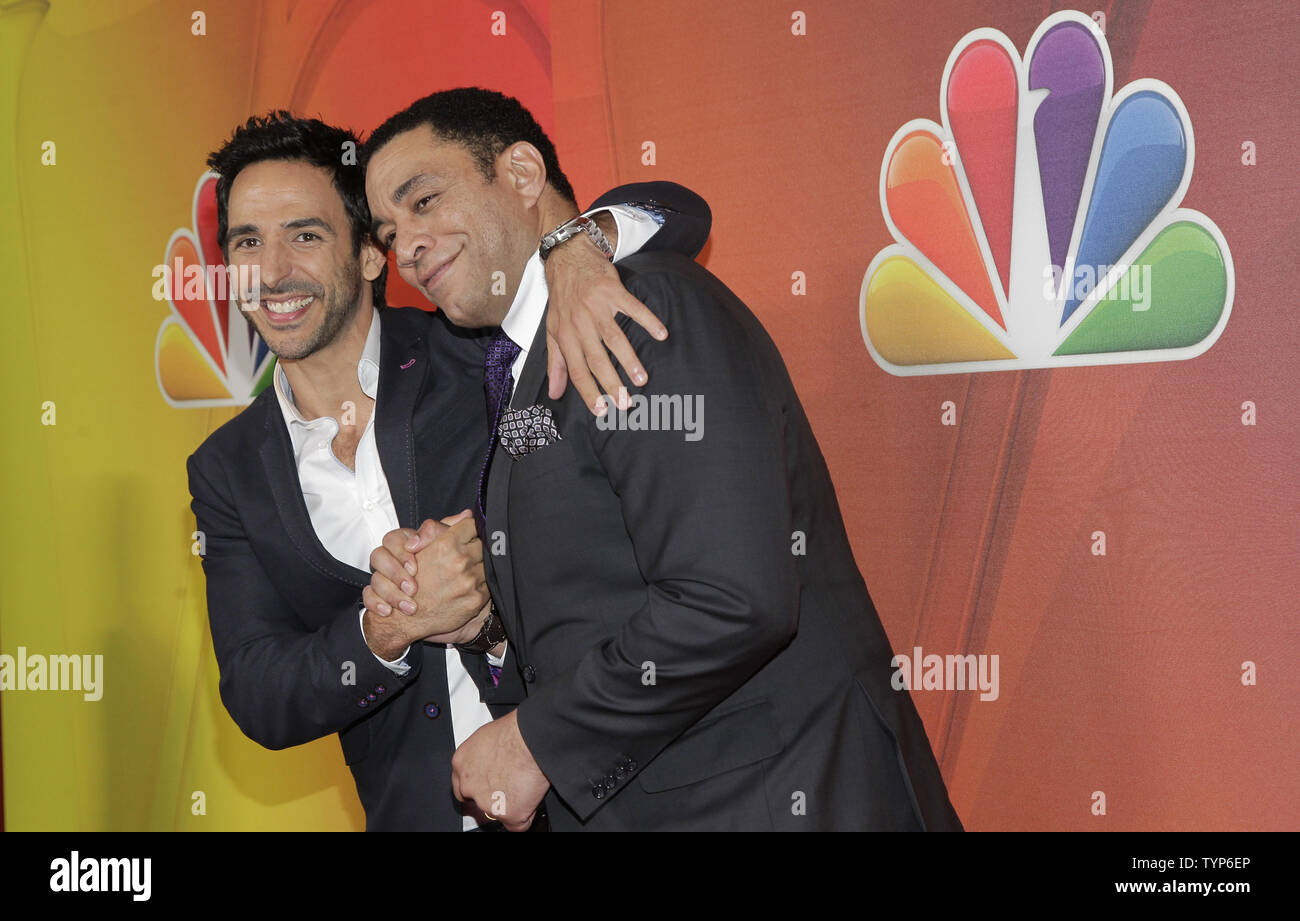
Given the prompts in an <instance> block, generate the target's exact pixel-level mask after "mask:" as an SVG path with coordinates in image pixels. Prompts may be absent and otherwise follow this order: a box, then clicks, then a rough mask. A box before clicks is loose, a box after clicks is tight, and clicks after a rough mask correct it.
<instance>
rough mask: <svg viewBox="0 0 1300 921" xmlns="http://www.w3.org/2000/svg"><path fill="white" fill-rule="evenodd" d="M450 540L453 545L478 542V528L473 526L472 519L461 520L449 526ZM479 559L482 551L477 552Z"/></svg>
mask: <svg viewBox="0 0 1300 921" xmlns="http://www.w3.org/2000/svg"><path fill="white" fill-rule="evenodd" d="M451 538H452V541H453V542H454V543H457V544H468V543H470V542H471V541H477V540H478V528H476V527H475V526H474V519H473V518H462V519H461V520H460V521H458V522H456V523H455V524H454V525H452V526H451ZM479 557H480V559H481V558H482V551H481V550H480V551H479Z"/></svg>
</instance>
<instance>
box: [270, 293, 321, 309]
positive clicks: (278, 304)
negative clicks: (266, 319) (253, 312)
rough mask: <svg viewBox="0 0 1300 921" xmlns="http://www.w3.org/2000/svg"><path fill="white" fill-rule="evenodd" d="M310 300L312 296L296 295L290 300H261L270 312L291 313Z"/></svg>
mask: <svg viewBox="0 0 1300 921" xmlns="http://www.w3.org/2000/svg"><path fill="white" fill-rule="evenodd" d="M311 302H312V296H311V295H309V296H307V297H297V298H294V299H293V300H291V301H262V306H263V307H265V308H266V309H267V310H269V311H270V312H271V313H293V312H294V311H295V310H301V309H302V308H304V307H306V306H307V305H308V304H310V303H311Z"/></svg>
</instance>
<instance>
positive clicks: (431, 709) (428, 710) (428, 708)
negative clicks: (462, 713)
mask: <svg viewBox="0 0 1300 921" xmlns="http://www.w3.org/2000/svg"><path fill="white" fill-rule="evenodd" d="M440 713H442V711H441V710H440V709H438V705H437V704H435V703H433V702H432V701H430V702H429V703H427V704H425V705H424V715H425V716H427V717H428V718H429V719H431V720H436V719H437V718H438V715H439V714H440Z"/></svg>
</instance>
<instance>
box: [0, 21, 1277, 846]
mask: <svg viewBox="0 0 1300 921" xmlns="http://www.w3.org/2000/svg"><path fill="white" fill-rule="evenodd" d="M1298 45H1300V11H1298V8H1297V7H1296V6H1295V5H1294V4H1292V3H1288V2H1282V0H1277V2H1273V0H1262V2H1213V3H1195V4H1193V3H1178V2H1169V0H1114V2H1109V3H1100V2H1099V3H1096V4H1083V5H1079V6H1077V7H1076V6H1069V5H1066V4H1062V3H1057V2H1032V0H1020V2H1016V3H994V2H974V0H970V2H961V0H951V2H934V3H910V2H894V0H888V2H885V0H881V2H853V0H792V2H789V3H778V2H757V0H755V2H725V3H716V4H699V3H694V2H690V0H656V2H654V3H648V2H647V3H639V2H612V0H610V2H598V0H574V2H554V3H548V2H546V0H484V2H477V0H459V2H451V0H427V2H414V0H410V2H406V0H353V2H346V3H344V2H342V0H333V2H327V0H320V2H310V3H309V2H292V0H263V2H254V0H222V2H216V0H211V2H207V3H200V2H199V0H186V2H179V0H118V2H112V3H99V2H90V0H49V2H42V0H30V2H12V3H4V4H0V46H2V47H3V55H0V121H2V122H3V124H4V126H5V135H4V137H5V140H4V143H3V145H0V190H2V194H3V199H2V201H3V215H4V219H3V225H2V227H0V232H2V233H3V238H2V240H0V242H2V245H0V272H2V273H3V277H4V278H5V280H6V286H7V292H6V297H5V299H4V300H5V303H4V309H3V310H2V311H0V328H2V330H3V341H4V343H5V345H6V347H7V348H8V350H9V351H8V353H7V355H6V358H5V361H4V362H3V366H4V379H5V399H4V401H3V410H2V411H3V420H4V431H5V433H6V435H5V438H4V439H3V440H0V454H2V455H3V458H4V472H3V482H2V484H0V490H3V494H2V496H0V507H2V508H3V509H4V526H3V536H2V537H0V727H2V735H0V739H2V742H3V746H2V748H0V758H2V761H0V764H2V767H3V822H4V827H5V828H6V829H9V830H29V829H79V830H80V829H84V830H99V829H125V830H133V829H160V830H161V829H166V830H170V829H183V830H218V829H222V830H229V829H359V828H361V827H362V825H363V816H362V813H361V808H360V805H359V803H358V801H357V797H356V793H355V789H354V787H353V783H352V779H351V777H350V775H349V773H348V770H347V768H346V767H345V765H344V762H343V757H342V754H341V752H340V749H339V743H338V741H337V739H336V738H334V737H332V736H331V737H329V738H325V739H321V740H318V741H316V742H313V743H311V744H308V745H304V746H300V747H297V748H293V749H288V750H285V751H278V752H273V751H267V750H264V749H262V748H260V747H259V746H258V745H257V744H255V743H254V742H252V741H250V740H248V739H246V738H245V737H244V736H243V735H242V734H241V732H240V731H239V729H238V728H237V727H236V726H235V724H234V723H233V721H232V720H231V719H230V717H229V716H228V715H227V713H226V711H225V710H224V708H223V706H222V704H221V702H220V699H219V697H218V694H217V668H216V662H215V659H214V657H213V653H212V645H211V639H210V636H209V633H208V625H207V613H206V605H205V600H204V579H203V573H202V569H201V561H200V557H199V553H200V552H201V549H202V548H201V546H200V541H199V535H197V534H196V533H195V523H194V518H193V516H192V514H191V512H190V510H189V493H188V489H187V484H186V476H185V459H186V457H187V456H188V455H189V454H190V453H191V452H192V451H193V450H194V449H195V448H196V447H197V446H198V445H199V443H200V442H202V440H203V439H204V438H205V437H206V436H207V435H208V434H209V433H210V432H212V431H213V430H215V429H216V427H218V426H219V425H221V424H222V423H223V422H225V421H226V420H227V419H229V418H231V417H232V416H233V415H234V414H236V413H238V412H239V411H240V408H241V406H243V405H245V404H246V403H247V402H249V400H251V399H252V397H253V396H254V395H256V393H258V392H259V391H260V390H261V389H262V388H264V387H265V386H266V385H267V382H268V381H269V380H270V372H271V369H272V361H273V356H271V355H269V354H268V353H267V351H266V349H265V346H264V345H262V343H261V342H260V340H258V339H257V338H256V337H253V336H251V335H250V333H249V331H248V329H247V327H246V326H245V324H244V321H243V319H242V317H240V316H239V314H238V312H237V311H232V310H230V309H229V308H228V306H227V305H226V304H225V303H224V302H223V303H215V302H211V301H209V300H207V299H206V298H205V297H204V293H203V291H202V290H201V289H193V290H187V289H186V288H185V287H184V286H183V285H174V286H173V285H169V284H166V283H160V282H159V277H160V274H159V271H158V270H159V268H160V267H162V266H168V267H171V268H174V269H175V270H177V272H178V274H179V275H181V276H183V275H184V273H185V271H187V270H192V271H202V270H205V269H207V268H209V267H219V266H220V265H221V254H220V250H219V249H218V248H217V246H216V243H215V238H216V212H215V198H214V183H213V181H212V179H211V178H210V177H208V176H207V175H206V173H205V167H204V161H205V159H206V156H207V154H208V152H209V151H211V150H213V149H214V148H215V147H217V146H218V145H219V144H220V143H221V142H222V141H223V140H224V139H225V138H226V137H228V136H229V134H230V132H231V130H232V129H233V127H234V126H235V125H236V124H238V123H240V122H242V121H243V120H244V119H245V118H247V117H248V116H249V115H252V114H257V113H262V112H266V111H268V110H271V109H276V108H284V109H288V110H290V111H292V112H294V113H295V114H301V115H311V116H317V117H320V118H323V119H324V120H326V121H329V122H332V123H338V124H342V125H346V126H349V127H352V128H354V129H356V130H358V131H361V132H365V131H368V130H369V129H371V128H373V127H375V126H376V125H378V124H379V123H380V122H381V121H382V120H383V119H384V118H385V117H386V116H387V115H389V114H391V113H392V112H394V111H396V110H397V109H398V108H400V107H402V106H404V105H405V104H407V103H408V102H410V101H411V100H413V99H415V98H417V97H419V96H422V95H425V94H427V93H429V92H432V91H434V90H436V89H444V88H450V87H454V86H462V85H478V86H486V87H490V88H493V89H498V90H501V91H503V92H505V93H508V94H510V95H513V96H517V97H518V98H519V99H520V100H521V101H522V102H523V103H524V104H525V105H526V106H527V107H528V108H529V109H531V110H532V112H533V113H534V114H535V115H536V116H537V118H538V120H539V121H540V122H541V123H542V125H543V127H544V128H545V129H546V130H547V131H548V133H549V134H550V135H551V137H552V138H553V139H554V140H555V142H556V145H557V147H558V151H559V156H560V160H561V163H562V164H563V166H564V167H565V170H566V172H567V174H568V175H569V177H570V179H571V180H572V181H573V183H574V186H575V188H576V190H577V192H578V197H579V199H580V200H582V201H588V200H590V199H592V198H594V197H595V196H597V195H599V194H600V193H601V192H603V191H605V190H606V189H607V188H609V187H611V186H613V185H616V184H618V183H622V182H634V181H640V180H645V179H670V180H674V181H677V182H680V183H683V184H685V185H687V186H689V187H690V188H692V189H694V190H695V191H697V192H699V193H700V194H701V195H703V196H704V197H705V198H706V199H707V200H708V201H709V203H710V205H711V206H712V209H713V217H714V223H713V234H712V238H711V240H710V242H709V244H708V246H707V247H706V248H705V250H704V252H703V253H702V254H701V256H700V261H701V262H702V263H703V264H704V265H705V266H707V267H708V268H709V269H710V270H711V271H712V272H714V273H715V274H716V275H718V276H719V277H720V278H722V279H723V280H724V281H725V282H726V283H727V284H728V285H729V286H730V287H731V288H732V289H733V290H734V291H736V292H737V293H738V294H739V295H740V296H741V297H742V298H743V299H744V300H745V301H746V303H748V304H749V306H750V307H751V308H752V309H753V310H754V312H755V313H756V314H757V315H758V316H759V317H760V319H761V320H762V322H763V323H764V325H765V326H766V327H767V329H768V330H769V331H770V333H771V334H772V336H773V338H774V339H775V341H776V343H777V345H778V346H779V347H780V349H781V352H782V354H783V355H784V357H785V360H786V363H787V365H788V366H789V368H790V371H791V374H792V376H793V378H794V380H795V383H796V385H797V386H798V389H799V392H800V395H801V397H802V400H803V403H804V405H805V407H806V409H807V411H808V413H809V415H810V417H811V419H812V422H813V425H814V427H815V430H816V432H817V435H818V438H819V440H820V442H821V445H822V448H823V450H824V452H825V454H826V458H827V461H828V463H829V465H830V469H831V472H832V475H833V477H834V480H835V485H836V487H837V490H838V494H839V500H840V505H841V508H842V510H843V512H844V516H845V521H846V524H847V526H848V531H849V535H850V538H851V540H852V543H853V548H854V551H855V553H856V556H857V560H858V564H859V566H860V568H861V571H862V573H863V576H864V577H865V580H866V583H867V586H868V588H869V590H870V592H871V595H872V598H873V599H874V601H875V603H876V606H877V607H878V609H879V611H880V615H881V618H882V620H883V622H884V624H885V627H886V629H887V631H888V634H889V637H890V639H891V641H892V644H893V646H894V649H895V651H896V652H897V653H898V657H897V658H896V660H895V665H896V680H897V681H898V682H900V683H905V684H906V686H908V687H910V688H911V689H912V694H913V698H914V700H915V702H916V705H917V707H918V709H919V710H920V713H921V715H922V717H923V719H924V721H925V725H926V728H927V730H928V732H929V734H930V739H931V742H932V743H933V745H934V749H935V753H936V756H937V758H938V760H939V763H940V766H941V768H942V770H943V774H944V777H945V779H946V781H947V783H948V786H949V790H950V793H951V796H952V800H953V803H954V804H955V806H956V808H957V811H958V813H959V814H960V816H961V817H962V819H963V821H964V822H965V824H966V826H967V827H968V828H969V829H974V830H1028V829H1063V830H1096V831H1101V830H1111V831H1116V830H1157V829H1160V830H1164V829H1213V830H1229V829H1293V830H1294V829H1296V828H1297V827H1300V767H1298V765H1300V745H1298V744H1297V738H1300V735H1298V734H1297V733H1296V731H1295V727H1294V718H1295V714H1296V712H1297V704H1298V703H1300V679H1298V678H1297V670H1296V668H1295V662H1296V659H1297V655H1300V630H1298V629H1297V612H1298V609H1300V603H1298V602H1297V598H1298V597H1300V576H1298V575H1297V572H1298V570H1300V566H1298V565H1297V564H1298V563H1300V522H1298V516H1300V484H1298V483H1297V473H1296V465H1297V456H1298V454H1300V436H1298V435H1297V412H1296V405H1297V401H1300V385H1297V372H1296V370H1295V368H1296V365H1297V359H1298V358H1300V332H1298V330H1300V322H1297V319H1296V311H1297V306H1298V303H1300V302H1298V300H1297V296H1296V294H1295V289H1294V287H1293V286H1292V278H1291V273H1292V272H1293V271H1294V270H1295V267H1296V265H1297V242H1296V241H1297V238H1298V237H1300V232H1298V231H1300V228H1298V227H1297V213H1298V211H1300V209H1298V208H1297V204H1300V194H1298V193H1300V179H1298V178H1297V177H1298V176H1300V171H1298V170H1297V169H1296V150H1297V149H1298V147H1300V130H1298V129H1297V122H1296V120H1295V117H1294V113H1293V108H1292V99H1293V95H1294V90H1295V85H1296V79H1297V76H1298V74H1297V67H1296V64H1295V49H1296V47H1297V46H1298ZM389 301H390V302H391V303H396V304H418V303H421V300H420V298H419V297H418V295H416V294H415V293H414V292H413V291H410V289H406V288H405V287H404V286H402V285H401V284H400V283H398V282H397V281H396V279H395V276H394V282H393V283H392V284H390V290H389ZM743 475H744V472H743V471H737V476H743Z"/></svg>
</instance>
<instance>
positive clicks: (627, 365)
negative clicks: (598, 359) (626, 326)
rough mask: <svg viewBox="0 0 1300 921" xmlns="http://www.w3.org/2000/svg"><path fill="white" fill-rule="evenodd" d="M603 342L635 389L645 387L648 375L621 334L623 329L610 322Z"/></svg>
mask: <svg viewBox="0 0 1300 921" xmlns="http://www.w3.org/2000/svg"><path fill="white" fill-rule="evenodd" d="M604 342H605V347H606V348H608V349H609V350H610V351H611V352H613V353H614V357H615V358H617V359H618V363H619V364H620V365H622V366H623V370H624V371H626V372H627V376H628V378H629V379H630V380H631V381H632V383H633V384H634V385H635V386H637V387H643V386H645V383H646V381H648V380H649V379H650V378H649V375H647V374H646V372H645V368H644V367H643V366H642V365H641V360H640V359H639V358H637V356H636V349H634V348H632V343H631V342H629V341H628V339H627V336H625V335H624V334H623V328H622V327H621V326H619V325H618V324H617V323H613V322H611V323H610V324H609V328H607V329H606V330H605V332H604Z"/></svg>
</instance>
